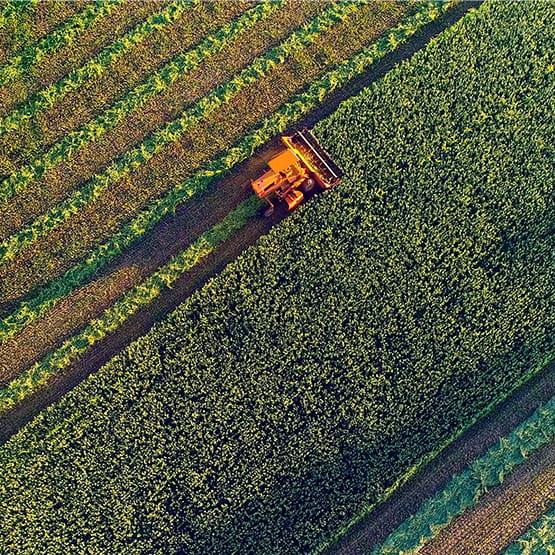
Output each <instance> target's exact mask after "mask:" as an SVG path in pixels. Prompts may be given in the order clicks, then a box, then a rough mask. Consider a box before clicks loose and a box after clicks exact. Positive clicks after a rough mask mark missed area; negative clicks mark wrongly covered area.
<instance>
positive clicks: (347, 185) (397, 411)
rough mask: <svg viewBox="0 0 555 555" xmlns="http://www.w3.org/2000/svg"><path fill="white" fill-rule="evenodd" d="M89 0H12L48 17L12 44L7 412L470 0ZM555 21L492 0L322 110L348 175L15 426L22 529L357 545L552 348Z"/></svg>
mask: <svg viewBox="0 0 555 555" xmlns="http://www.w3.org/2000/svg"><path fill="white" fill-rule="evenodd" d="M77 8H78V9H76V7H75V6H74V7H68V8H67V10H68V12H67V13H66V12H64V9H63V6H62V7H57V8H56V10H57V11H56V12H55V14H54V15H52V18H53V22H52V23H51V24H49V25H46V24H44V25H43V26H42V27H41V26H40V25H39V23H38V21H39V20H40V18H41V16H40V13H39V11H35V10H36V9H38V3H33V2H29V3H28V4H26V5H25V6H19V5H18V4H16V3H10V4H7V5H6V8H4V9H3V12H2V13H1V14H0V23H1V24H3V25H6V26H7V25H8V21H11V20H14V21H15V19H17V18H23V19H22V20H25V21H26V22H28V23H27V27H26V30H25V31H24V32H25V33H27V35H28V36H33V37H34V42H30V41H29V40H28V39H25V45H24V46H23V45H20V46H18V44H17V40H16V39H17V36H15V35H14V39H13V41H12V42H9V41H4V42H5V43H6V46H5V47H4V48H5V49H6V54H5V60H4V62H3V63H4V65H3V66H2V68H3V69H4V70H5V71H4V73H3V74H2V75H5V76H6V77H5V85H2V87H5V89H2V94H6V95H8V96H9V97H10V99H13V100H11V102H12V104H11V105H9V107H8V108H7V109H6V110H5V111H4V113H3V114H1V116H0V135H1V137H0V141H4V142H3V143H2V144H4V145H12V146H9V147H8V146H5V148H3V149H2V150H1V152H2V156H3V159H2V167H1V168H2V169H1V170H0V171H4V175H3V180H2V182H1V183H0V216H1V217H0V303H1V308H2V320H1V321H0V381H1V383H2V388H1V389H0V415H9V414H10V411H14V410H16V409H18V407H21V406H24V405H25V403H27V402H28V401H29V400H32V399H33V396H34V395H35V394H37V392H39V391H42V390H47V389H48V388H49V387H52V384H53V383H54V380H55V379H56V377H57V376H58V375H61V374H63V373H64V372H66V371H68V369H69V368H70V367H71V366H72V365H73V364H74V363H75V361H77V360H78V359H79V358H80V357H81V356H83V355H84V354H85V353H87V352H88V351H90V350H91V349H92V348H93V347H94V346H95V345H97V344H102V342H103V341H104V340H105V339H106V338H108V339H109V338H110V336H111V335H114V334H117V333H118V330H120V329H121V328H122V327H123V326H124V325H125V324H126V322H128V321H129V319H130V318H131V317H132V315H134V314H137V313H138V312H139V311H141V310H149V307H151V306H152V302H153V300H154V299H157V298H159V297H160V296H163V295H164V294H165V291H167V290H168V288H172V287H174V286H175V285H176V284H177V283H179V280H180V279H182V278H183V276H186V275H187V273H188V272H191V271H192V270H194V269H195V268H196V267H197V266H198V265H199V264H200V263H201V261H203V260H206V259H209V257H210V255H211V254H212V253H214V252H215V251H216V250H217V249H219V248H220V247H223V248H225V247H226V245H227V244H228V242H229V241H231V240H233V239H234V238H235V237H237V236H240V234H241V233H247V231H248V230H249V229H251V228H252V226H256V225H261V224H256V223H254V222H256V214H257V211H258V208H259V205H260V201H259V200H258V199H256V198H255V197H253V196H251V197H248V196H245V195H243V193H242V192H240V191H242V189H240V188H239V184H238V183H237V186H236V188H235V189H233V191H232V190H231V189H230V188H226V185H225V183H226V181H225V180H223V181H222V182H221V183H223V184H224V185H221V188H218V187H220V185H219V184H218V183H220V182H218V181H217V180H218V179H220V178H223V177H225V176H226V175H227V174H228V173H229V172H230V171H232V170H233V168H235V167H236V166H237V165H238V164H239V163H242V162H245V161H246V160H248V159H249V158H251V157H253V156H254V157H256V152H257V149H259V148H261V147H262V146H263V145H265V144H266V143H268V142H269V141H271V140H272V139H273V138H274V137H275V136H276V135H279V134H280V133H282V132H284V131H285V130H287V129H291V126H295V125H297V124H298V122H299V121H302V118H303V117H304V116H305V115H306V114H309V113H310V111H311V110H315V109H317V108H319V107H320V106H324V105H325V103H326V102H328V101H329V99H330V98H332V97H333V95H334V94H335V92H336V91H338V90H340V89H341V88H342V87H345V86H348V84H349V83H350V82H351V81H352V80H354V79H355V78H357V77H358V76H361V75H363V74H364V73H365V72H366V71H368V70H369V69H371V68H372V67H374V66H375V65H377V64H379V63H380V60H383V59H385V58H387V56H389V55H394V53H395V52H396V51H397V49H399V48H401V47H402V45H403V44H405V43H406V44H408V43H409V42H410V41H411V40H412V38H413V37H414V38H418V36H419V33H420V32H422V31H423V29H425V28H426V26H428V25H429V24H432V22H435V21H436V20H437V21H440V20H441V19H442V18H443V17H444V15H446V14H448V13H449V12H450V11H451V10H453V9H455V7H454V6H453V5H452V4H450V3H433V2H430V3H395V2H360V3H352V2H338V3H336V2H324V1H322V2H319V1H315V2H292V1H289V2H176V3H169V2H167V3H166V2H164V3H160V2H147V3H144V4H139V3H137V4H135V3H119V2H96V3H94V4H92V3H83V4H82V5H79V6H78V7H77ZM44 9H45V8H44V7H42V6H41V7H40V10H44ZM141 10H144V11H141ZM465 10H468V7H467V8H465ZM97 11H98V13H97ZM93 12H94V13H93ZM72 18H78V20H79V22H80V23H78V24H75V25H73V23H72V21H73V19H72ZM112 18H113V22H114V26H113V27H112V26H111V24H110V21H112ZM89 20H90V21H89ZM554 21H555V7H554V6H553V5H551V4H545V3H540V2H538V3H535V2H522V3H498V2H485V3H483V4H481V5H480V6H477V8H476V9H470V10H468V13H466V15H463V16H462V18H461V19H459V20H458V21H457V22H456V23H453V25H451V26H450V27H448V28H447V29H446V30H445V31H443V32H442V33H440V34H439V35H437V36H436V37H435V38H434V39H432V40H431V41H430V42H429V43H428V44H427V45H426V46H425V47H424V48H422V50H420V51H418V52H416V54H414V55H413V56H412V57H411V58H410V59H409V60H407V61H404V62H403V63H400V64H398V65H396V66H395V67H393V69H391V70H390V71H387V72H386V73H385V75H384V76H383V78H381V79H379V80H378V81H376V82H375V83H372V84H371V85H370V86H369V87H367V88H365V89H364V90H362V92H360V94H357V95H356V96H353V97H352V98H350V99H349V100H347V101H346V102H344V103H342V104H341V105H340V106H339V107H338V108H337V110H335V111H334V112H332V113H331V115H329V116H328V117H325V118H323V119H321V121H319V123H317V124H316V125H315V126H314V133H315V135H316V137H317V138H318V140H319V141H320V143H321V144H322V145H323V147H324V148H325V149H326V150H327V151H328V152H329V153H330V154H331V156H332V158H333V159H334V160H335V161H336V162H337V163H338V164H339V166H340V167H341V168H342V169H343V170H344V172H345V177H344V179H343V180H342V182H341V183H340V184H339V185H338V186H337V187H336V188H334V190H333V191H330V192H328V193H325V194H322V195H318V196H316V197H315V198H313V199H311V200H310V202H308V203H306V204H305V205H303V206H301V207H300V208H299V209H297V210H296V211H295V212H294V213H292V214H291V215H289V216H288V217H286V218H284V219H283V221H279V222H278V223H276V224H275V225H272V226H268V227H269V229H268V230H266V231H267V233H266V235H264V236H263V237H260V238H259V239H258V240H257V241H256V243H255V244H254V245H252V246H250V247H249V248H248V249H247V250H246V251H245V252H244V253H242V254H241V255H240V256H238V257H237V259H236V260H234V261H233V262H232V263H231V264H229V265H228V266H227V267H226V268H225V269H224V270H223V271H222V272H221V273H219V274H218V275H216V276H215V277H214V278H213V279H211V280H210V281H209V282H208V283H206V284H205V285H204V286H203V287H202V288H200V289H199V290H197V291H196V292H195V293H194V294H193V295H192V296H190V297H189V298H188V299H186V300H185V301H184V302H183V303H182V304H180V306H179V307H178V308H177V309H176V310H175V311H174V312H172V313H171V315H169V317H167V318H165V319H164V320H163V321H162V322H159V323H158V324H156V325H155V326H154V327H153V329H152V330H151V331H150V332H149V333H148V334H146V335H144V336H143V337H141V338H139V339H138V340H136V341H134V342H132V343H131V344H130V345H129V346H128V347H126V348H125V349H124V350H123V351H121V353H119V354H118V355H116V356H115V357H113V358H112V359H111V360H110V362H108V364H106V365H104V366H103V367H102V368H101V369H100V370H98V372H96V373H94V374H93V375H91V376H90V377H89V378H88V379H86V380H84V381H83V382H82V383H81V384H79V385H78V386H77V387H75V388H74V389H72V390H71V391H69V392H68V393H67V394H66V395H64V396H63V398H62V399H61V400H60V401H59V402H56V403H55V404H53V405H52V406H51V407H49V408H48V409H47V410H44V411H42V412H40V414H38V415H37V417H36V418H35V419H34V420H33V421H32V422H30V423H29V424H28V425H26V426H24V427H23V428H22V429H21V430H20V432H19V433H18V434H16V435H14V436H13V437H12V438H11V439H9V440H8V441H6V443H5V444H4V445H2V446H1V447H0V465H1V468H2V473H3V474H2V477H3V479H2V481H0V512H1V513H2V515H3V517H2V521H1V522H0V545H2V546H3V548H4V549H5V551H6V552H7V553H31V552H37V551H38V552H44V553H67V552H68V551H70V550H72V551H76V552H99V553H104V552H110V553H119V552H133V553H135V552H136V553H151V552H187V553H199V554H200V553H202V554H207V553H237V552H244V553H270V552H272V553H274V552H279V553H305V552H319V551H322V550H324V549H326V548H332V546H333V543H334V541H335V540H336V539H337V538H338V537H339V536H340V535H341V534H342V533H344V532H345V531H346V530H347V529H348V528H349V526H350V525H351V524H352V523H353V522H354V521H356V520H357V519H358V518H360V517H361V515H364V514H365V513H366V512H368V510H369V509H370V508H371V507H373V506H375V505H376V504H377V503H379V502H380V501H382V500H383V499H385V498H386V497H387V495H388V494H389V493H390V492H391V491H393V490H394V489H395V487H396V486H397V485H398V484H399V483H400V482H401V481H402V480H403V479H404V477H405V476H407V475H409V474H410V473H412V472H414V469H415V468H417V467H418V465H420V464H421V463H422V461H423V460H427V459H429V457H430V456H432V455H433V454H434V453H437V452H438V451H439V450H440V449H441V448H442V447H443V446H444V445H446V444H447V443H448V442H450V441H451V440H453V438H454V437H456V436H457V435H458V434H460V433H461V431H463V430H464V429H466V428H467V427H468V426H469V425H470V423H472V422H474V421H476V419H477V418H478V417H479V416H480V415H483V414H484V413H485V412H487V411H488V410H491V409H492V408H493V407H494V406H495V405H496V404H497V403H498V402H499V401H500V400H502V399H503V398H505V397H506V396H507V395H508V394H509V393H511V392H513V391H514V390H515V389H516V388H517V387H518V386H519V385H520V384H522V383H523V382H525V381H526V380H527V379H528V378H530V377H531V376H532V375H534V374H535V373H536V372H537V371H538V370H539V369H540V368H542V367H543V366H545V365H546V364H547V363H548V362H549V361H550V360H552V359H553V358H554V357H553V355H554V353H555V342H554V337H555V334H554V333H553V332H554V331H555V325H554V324H555V314H554V313H553V295H554V293H555V291H554V289H555V286H554V284H555V279H554V278H555V271H554V270H555V264H553V262H554V253H555V248H554V247H555V241H554V236H553V225H554V219H555V210H554V203H553V200H554V198H553V166H552V164H550V161H552V160H553V158H554V154H555V153H554V152H553V150H554V148H553V144H552V140H551V139H552V130H553V126H554V123H555V122H554V115H553V110H552V109H551V102H550V101H551V100H552V99H553V97H554V93H555V67H554V66H553V61H552V53H553V44H552V37H553V33H554V31H555V28H554V23H553V22H554ZM68 22H69V23H68ZM15 26H16V27H17V28H19V25H15ZM6 28H8V27H6ZM109 28H111V29H117V31H113V32H109V31H108V29H109ZM60 29H62V30H64V29H65V31H63V32H58V31H59V30H60ZM69 29H72V30H73V31H71V32H70V31H69ZM93 29H96V30H93ZM55 33H58V35H59V36H61V37H64V36H65V37H66V39H67V40H66V43H65V45H58V42H57V39H56V40H54V39H53V40H52V41H47V40H45V39H46V38H48V37H49V36H51V35H52V34H55ZM72 33H73V34H72ZM103 33H105V34H104V35H103ZM81 36H82V37H83V40H82V41H81V40H80V38H79V37H81ZM108 37H109V38H108ZM18 40H23V39H18ZM64 40H65V39H64ZM41 41H42V42H41ZM61 42H64V41H63V40H62V41H61ZM71 44H73V45H78V46H77V51H78V52H77V53H76V56H75V64H74V65H66V66H64V62H63V56H64V49H65V48H71ZM52 45H54V46H52ZM23 49H25V52H27V51H28V52H29V53H28V54H27V53H26V54H25V56H23V57H21V59H20V60H19V59H18V58H17V57H18V56H22V54H21V52H23ZM84 49H86V52H87V53H88V54H87V55H85V54H84V52H85V50H84ZM49 57H52V59H53V60H60V61H59V62H58V61H57V62H52V63H53V64H54V67H50V62H49V61H48V60H49ZM18 60H19V61H18ZM23 60H25V64H27V63H29V64H31V65H32V67H33V72H30V73H29V74H28V75H27V73H26V78H25V79H26V80H25V83H24V84H23V85H21V87H19V85H17V84H18V83H20V81H21V79H19V78H18V77H17V72H18V71H20V72H21V68H22V67H23V65H22V64H23ZM72 63H73V58H72ZM60 64H61V65H60ZM42 65H45V66H48V68H47V69H46V70H45V71H44V73H42V72H41V69H40V68H41V67H42ZM62 67H65V68H66V69H65V70H64V71H61V68H62ZM2 68H0V70H1V69H2ZM47 75H48V76H47ZM10 87H11V88H10ZM31 136H32V137H33V140H32V141H30V140H28V139H27V138H28V137H31ZM255 162H256V160H255ZM259 162H260V164H259V165H260V167H262V166H263V162H264V160H260V161H259ZM240 177H241V175H239V176H238V177H237V180H239V178H240ZM245 177H246V178H248V177H249V176H245ZM250 177H252V176H250ZM244 180H246V179H244ZM230 182H231V181H230ZM222 198H230V199H233V200H232V201H229V202H227V203H224V204H223V206H222V207H220V208H218V209H216V210H215V211H214V213H213V214H212V215H211V216H210V217H209V218H205V217H204V216H202V215H203V214H205V213H204V212H203V211H202V210H203V206H205V205H206V206H216V205H217V204H218V202H219V200H221V199H222ZM179 210H190V212H186V213H187V214H190V217H191V220H190V222H187V225H186V229H185V230H184V231H183V232H182V234H181V235H180V237H181V239H180V240H179V242H177V243H176V244H175V245H173V246H172V247H171V248H168V250H167V252H166V251H164V252H162V253H160V252H158V251H160V250H163V249H161V245H166V243H164V239H163V236H162V235H163V233H162V232H161V235H160V236H158V235H156V233H155V232H156V230H157V229H162V231H163V229H165V228H160V227H159V226H160V225H161V224H164V222H166V223H167V225H168V226H170V227H168V228H167V229H172V228H171V220H172V218H176V217H177V216H172V214H173V213H174V212H176V211H179ZM199 215H201V216H199ZM168 222H169V223H168ZM134 253H142V254H141V257H142V258H141V257H139V258H137V256H136V255H134ZM143 258H144V259H145V260H143ZM146 259H149V260H146ZM150 259H152V260H150ZM538 414H539V416H538V417H537V418H538V419H540V420H541V422H542V426H543V427H544V428H547V429H553V426H552V424H553V423H552V420H549V418H552V412H544V413H541V414H540V413H538ZM0 422H2V421H1V420H0ZM540 427H541V426H540ZM536 428H537V426H536ZM536 428H534V430H535V431H536V432H537V433H535V434H531V435H530V436H524V435H523V436H519V438H518V441H521V440H522V441H525V440H526V441H528V442H529V443H528V445H531V444H533V445H534V449H533V450H538V449H541V447H540V445H539V443H542V442H539V443H538V444H537V445H536V443H537V438H538V437H539V435H538V434H539V432H538V431H537V429H536ZM542 429H543V428H542ZM544 439H545V438H544ZM515 441H516V440H515ZM543 443H545V441H543ZM513 447H514V445H512V444H511V445H506V444H502V445H501V448H500V451H499V452H501V451H503V450H504V449H505V451H503V453H504V454H506V455H507V457H505V458H503V460H502V463H503V465H505V463H507V464H509V463H510V464H509V466H506V465H505V466H503V465H502V466H503V468H501V470H500V469H499V468H498V467H497V466H496V467H495V472H493V471H491V472H490V470H491V468H488V469H486V470H485V475H487V476H486V479H485V481H484V480H482V479H479V480H478V481H477V483H479V485H480V487H482V486H484V485H486V486H487V483H488V480H489V478H492V476H493V478H495V480H497V482H496V483H498V481H499V480H500V478H502V476H503V474H504V473H507V472H508V471H507V468H509V469H512V466H510V465H511V464H513V462H511V461H513V459H514V457H513V455H514V456H516V455H515V453H516V451H515V449H513ZM521 447H522V446H521V445H520V444H519V445H518V449H520V448H521ZM518 449H517V450H518ZM519 452H520V457H521V458H522V457H523V456H524V457H526V455H527V454H526V453H525V452H524V451H522V450H521V451H519ZM538 452H539V451H538ZM503 456H505V455H503ZM532 456H533V455H531V457H532ZM500 460H501V456H500ZM519 462H521V461H519ZM525 464H526V463H523V466H522V467H523V468H524V466H525ZM492 468H493V467H492ZM515 472H516V471H515ZM549 476H551V475H549ZM493 478H492V480H493ZM544 478H545V476H544ZM542 483H544V484H545V485H546V487H547V488H548V487H549V484H550V483H551V482H550V477H547V478H545V480H544V482H542ZM480 491H482V490H480ZM542 491H543V490H542ZM542 510H544V509H542ZM538 516H539V514H538V515H536V516H533V515H532V514H531V513H530V522H528V523H526V524H525V525H524V526H523V527H525V526H526V525H528V524H530V523H531V522H532V521H533V520H535V519H536V518H537V517H538ZM523 531H524V530H519V532H518V534H520V533H522V532H523ZM508 541H511V539H508V540H507V542H508ZM430 545H431V543H430Z"/></svg>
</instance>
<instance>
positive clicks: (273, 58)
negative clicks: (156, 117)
mask: <svg viewBox="0 0 555 555" xmlns="http://www.w3.org/2000/svg"><path fill="white" fill-rule="evenodd" d="M358 5H359V2H339V3H333V4H330V5H329V7H327V8H326V9H325V10H324V11H323V12H322V13H321V14H320V15H319V16H317V17H316V18H314V20H313V21H310V22H309V23H307V24H305V25H304V26H303V27H301V28H300V29H298V30H296V31H295V32H294V33H293V34H291V35H290V36H289V37H287V38H286V39H285V40H284V41H283V42H282V43H281V44H280V45H278V46H275V47H273V48H271V49H270V50H268V51H267V52H266V53H265V54H263V55H262V56H259V57H258V58H256V59H255V60H254V61H253V62H252V63H251V64H250V65H249V66H248V67H247V68H245V69H244V70H242V71H241V72H239V73H238V74H237V75H235V76H234V77H232V78H231V79H228V80H227V81H226V82H225V83H223V84H221V85H219V86H218V87H216V88H215V89H213V90H212V91H210V92H209V93H208V94H207V95H206V96H204V97H203V98H201V99H200V100H199V101H198V102H196V103H195V104H194V105H192V106H191V107H189V108H187V109H186V110H184V111H183V112H182V113H181V115H180V116H178V117H177V118H176V119H174V120H172V121H170V122H168V123H167V124H166V125H164V127H162V128H161V129H159V130H157V131H155V132H154V133H152V134H151V135H150V136H149V137H147V138H146V139H145V140H144V141H143V142H142V143H140V144H139V145H138V146H136V147H134V148H132V149H131V150H128V151H127V152H126V153H125V154H124V155H123V156H121V157H120V158H119V159H118V160H115V161H114V162H112V163H111V164H110V165H109V166H108V167H107V168H106V169H105V170H104V172H103V173H102V174H99V175H95V176H93V177H92V178H91V179H90V180H88V181H87V182H86V183H85V185H83V187H82V188H81V189H78V190H77V191H75V192H73V193H72V194H71V195H70V196H69V197H68V198H67V199H65V200H64V201H62V202H61V203H59V204H58V205H56V206H54V207H52V208H51V209H49V210H48V211H47V212H45V213H44V214H42V215H40V216H39V217H38V218H36V219H35V220H34V221H33V222H31V223H30V224H29V225H27V226H25V227H24V228H22V229H21V230H19V231H18V232H16V233H14V234H13V235H11V236H10V237H8V238H7V239H5V240H4V241H2V242H1V243H0V263H1V262H5V261H9V260H13V259H14V258H15V256H16V255H17V253H18V252H19V251H20V250H21V249H22V248H23V247H24V246H25V245H28V244H29V243H32V242H33V241H35V240H36V239H37V238H38V237H39V236H41V235H43V234H44V233H47V232H49V231H52V230H53V229H55V228H57V227H58V226H59V225H60V224H61V223H62V222H64V221H66V220H67V219H68V218H70V217H71V216H72V215H73V214H76V213H77V212H79V211H80V210H82V209H83V207H84V206H85V205H87V204H89V203H90V202H92V201H93V200H94V199H97V198H98V197H100V196H101V195H102V194H103V193H104V192H105V191H106V189H107V188H108V187H110V186H111V185H113V184H114V183H116V182H117V181H119V180H120V179H123V178H124V177H125V176H127V175H128V174H129V173H131V172H132V171H133V170H135V169H137V168H138V167H139V166H140V165H141V164H143V163H145V162H146V161H147V160H150V159H151V158H152V157H153V156H154V155H155V154H157V153H158V152H160V151H161V150H162V149H163V148H164V147H165V146H167V145H168V144H170V143H172V142H174V141H177V140H179V139H180V138H181V137H182V136H183V135H184V133H185V132H186V131H187V129H189V127H190V126H191V125H193V124H194V123H197V122H198V121H200V120H202V119H203V118H204V117H205V116H207V115H208V114H209V113H210V112H212V111H214V110H216V109H217V108H218V107H220V106H221V105H222V104H224V103H225V102H226V101H227V100H228V99H229V98H230V97H231V96H232V95H235V94H237V93H239V92H240V91H241V90H242V89H243V88H245V87H247V86H248V85H250V84H252V83H254V82H255V81H256V80H257V79H259V78H260V77H262V76H263V75H266V74H267V73H268V72H269V71H271V69H272V68H274V67H275V66H276V65H278V64H279V63H281V62H283V61H284V60H285V59H286V58H287V57H288V56H290V55H291V54H292V53H293V52H295V51H296V50H297V49H299V48H303V47H304V46H306V45H308V44H310V43H312V42H313V41H314V40H315V39H316V37H318V36H319V35H320V34H321V33H323V32H325V31H326V30H328V29H329V28H330V27H331V26H332V25H333V24H334V23H336V22H337V21H338V19H342V18H345V17H347V16H348V14H349V13H350V12H352V11H353V10H356V9H357V7H358Z"/></svg>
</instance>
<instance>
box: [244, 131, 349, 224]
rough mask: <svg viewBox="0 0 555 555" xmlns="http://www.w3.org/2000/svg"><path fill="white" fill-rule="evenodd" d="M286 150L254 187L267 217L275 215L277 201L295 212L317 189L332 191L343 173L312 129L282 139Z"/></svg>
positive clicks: (277, 156) (273, 161) (269, 165)
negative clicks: (264, 204)
mask: <svg viewBox="0 0 555 555" xmlns="http://www.w3.org/2000/svg"><path fill="white" fill-rule="evenodd" d="M281 142H282V143H283V145H284V147H285V148H284V149H283V150H282V151H281V152H280V153H279V154H278V155H276V156H274V157H273V158H272V159H271V160H270V161H269V162H268V170H267V171H266V172H265V173H264V174H263V175H261V176H260V177H259V178H258V179H254V180H252V181H251V186H252V188H253V190H254V192H255V193H256V194H257V195H258V197H259V198H261V199H264V200H265V201H266V202H267V203H268V204H269V206H268V208H266V210H265V211H264V215H265V216H270V215H271V214H272V213H273V212H274V201H275V200H276V199H277V200H281V201H284V202H285V203H286V204H287V208H288V210H293V209H294V208H295V207H296V206H298V205H299V204H300V203H301V202H302V201H303V200H304V198H305V195H307V194H308V193H310V192H312V191H314V190H318V189H320V190H326V189H331V188H332V187H333V186H334V185H336V184H337V183H338V182H339V181H340V179H341V177H342V176H343V172H342V171H341V170H340V169H339V167H338V166H337V165H336V164H335V163H334V161H333V160H332V159H331V158H330V156H329V155H328V154H327V152H325V150H324V149H323V148H322V147H321V146H320V145H319V144H318V141H317V140H316V138H315V137H314V135H313V134H312V133H311V132H310V131H309V130H308V129H303V130H302V131H297V132H296V133H294V134H293V135H291V136H283V137H281Z"/></svg>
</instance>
